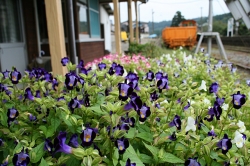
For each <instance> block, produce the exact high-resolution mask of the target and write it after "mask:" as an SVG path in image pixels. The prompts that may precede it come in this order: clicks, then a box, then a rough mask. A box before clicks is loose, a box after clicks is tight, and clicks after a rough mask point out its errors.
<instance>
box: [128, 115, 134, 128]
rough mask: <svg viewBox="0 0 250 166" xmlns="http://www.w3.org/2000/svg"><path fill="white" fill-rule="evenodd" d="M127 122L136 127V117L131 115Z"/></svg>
mask: <svg viewBox="0 0 250 166" xmlns="http://www.w3.org/2000/svg"><path fill="white" fill-rule="evenodd" d="M127 122H128V124H129V126H130V127H135V118H133V117H131V118H128V119H127Z"/></svg>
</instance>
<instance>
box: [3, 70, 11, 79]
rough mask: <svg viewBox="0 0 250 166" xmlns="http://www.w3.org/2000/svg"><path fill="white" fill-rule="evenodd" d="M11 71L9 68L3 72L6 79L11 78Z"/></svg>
mask: <svg viewBox="0 0 250 166" xmlns="http://www.w3.org/2000/svg"><path fill="white" fill-rule="evenodd" d="M9 73H10V71H8V70H6V71H4V72H2V74H3V78H4V79H6V78H9Z"/></svg>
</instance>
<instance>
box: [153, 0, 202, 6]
mask: <svg viewBox="0 0 250 166" xmlns="http://www.w3.org/2000/svg"><path fill="white" fill-rule="evenodd" d="M198 1H200V0H192V1H185V2H159V1H152V0H150V1H149V2H150V3H159V4H168V5H172V4H185V3H193V2H198Z"/></svg>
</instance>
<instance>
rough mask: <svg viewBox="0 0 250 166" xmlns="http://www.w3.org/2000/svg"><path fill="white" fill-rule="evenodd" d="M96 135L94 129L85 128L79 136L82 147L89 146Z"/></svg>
mask: <svg viewBox="0 0 250 166" xmlns="http://www.w3.org/2000/svg"><path fill="white" fill-rule="evenodd" d="M96 133H97V131H96V129H93V128H90V127H87V128H86V129H85V130H83V131H82V133H81V135H80V137H81V140H82V146H90V145H91V144H92V143H93V140H94V139H95V137H96Z"/></svg>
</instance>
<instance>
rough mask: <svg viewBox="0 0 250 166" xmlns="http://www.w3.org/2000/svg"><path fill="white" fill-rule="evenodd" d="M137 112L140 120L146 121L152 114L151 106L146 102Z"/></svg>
mask: <svg viewBox="0 0 250 166" xmlns="http://www.w3.org/2000/svg"><path fill="white" fill-rule="evenodd" d="M137 114H138V115H139V121H140V122H144V121H145V120H146V119H147V117H149V116H150V114H151V112H150V108H149V107H148V106H146V104H144V105H143V106H142V107H141V108H140V109H139V110H137Z"/></svg>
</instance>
